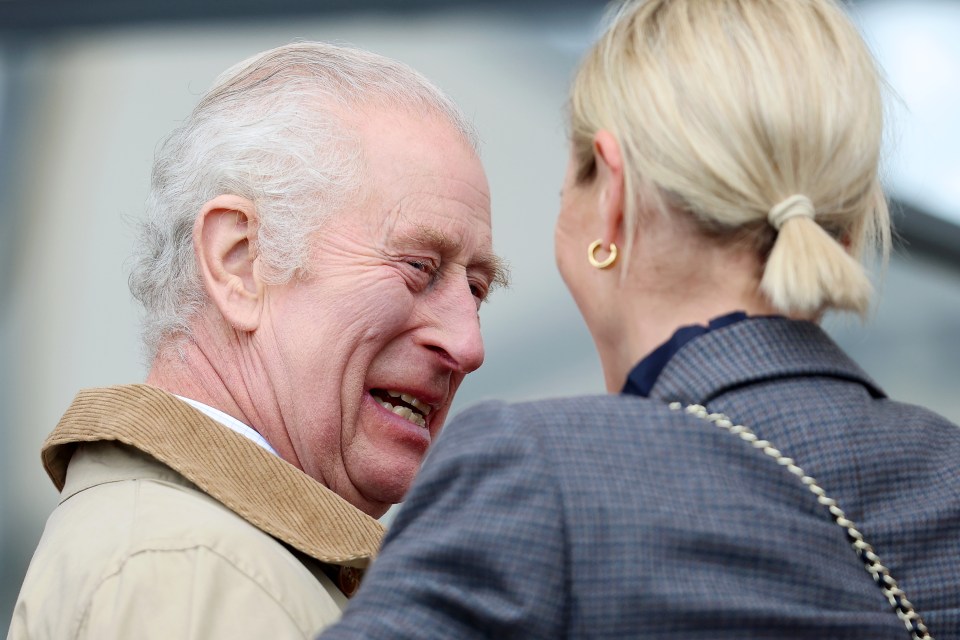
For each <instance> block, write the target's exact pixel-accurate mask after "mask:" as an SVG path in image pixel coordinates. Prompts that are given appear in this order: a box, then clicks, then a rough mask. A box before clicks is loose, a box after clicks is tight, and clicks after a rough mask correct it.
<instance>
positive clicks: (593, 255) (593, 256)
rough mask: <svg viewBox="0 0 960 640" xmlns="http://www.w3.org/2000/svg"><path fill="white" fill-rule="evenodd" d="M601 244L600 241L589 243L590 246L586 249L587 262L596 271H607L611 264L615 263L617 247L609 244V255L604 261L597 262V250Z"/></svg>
mask: <svg viewBox="0 0 960 640" xmlns="http://www.w3.org/2000/svg"><path fill="white" fill-rule="evenodd" d="M601 244H603V242H602V241H601V240H594V241H593V242H591V243H590V246H589V247H588V248H587V260H589V261H590V264H591V265H592V266H594V267H596V268H597V269H608V268H610V267H612V266H613V263H614V262H616V261H617V245H615V244H613V243H612V242H611V243H610V255H608V256H607V257H606V259H605V260H602V261H601V260H597V249H599V248H600V245H601Z"/></svg>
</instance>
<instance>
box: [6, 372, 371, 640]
mask: <svg viewBox="0 0 960 640" xmlns="http://www.w3.org/2000/svg"><path fill="white" fill-rule="evenodd" d="M43 460H44V465H45V466H46V468H47V472H48V473H49V474H50V477H51V479H52V480H53V482H54V484H55V485H56V486H57V488H58V489H61V499H60V504H59V506H58V507H57V508H56V509H55V510H54V512H53V514H52V515H51V516H50V519H49V520H48V522H47V526H46V529H45V530H44V533H43V537H42V539H41V540H40V544H39V546H38V548H37V550H36V553H35V555H34V557H33V560H32V561H31V563H30V568H29V570H28V571H27V576H26V579H25V581H24V584H23V587H22V589H21V592H20V597H19V599H18V601H17V604H16V607H15V609H14V614H13V620H12V622H11V627H10V632H9V635H8V639H9V640H26V639H30V640H54V639H58V640H59V639H68V638H69V639H74V638H84V639H86V638H89V639H91V640H93V639H96V640H110V639H113V638H116V639H125V640H126V639H133V638H136V639H138V640H141V639H143V640H146V639H152V638H157V639H163V640H171V639H188V638H189V639H197V640H216V639H217V638H230V640H240V639H242V638H271V637H272V638H312V637H313V635H314V634H315V633H316V631H317V630H319V629H321V628H323V627H325V626H326V625H328V624H330V623H331V622H332V621H334V620H336V619H337V618H338V617H339V615H340V610H341V609H342V607H343V606H344V605H345V603H346V599H345V596H344V594H343V593H342V592H341V589H340V588H338V587H337V586H335V585H334V582H333V581H331V579H330V578H328V575H330V576H333V577H334V579H336V580H337V581H338V582H339V583H340V586H341V588H342V589H344V590H347V591H349V588H350V585H349V584H347V583H348V582H349V579H350V578H353V577H355V575H356V573H358V572H357V569H362V568H363V567H364V566H366V564H367V563H368V562H369V560H370V559H371V558H372V556H373V554H374V552H375V550H376V549H377V548H378V546H379V543H380V538H381V537H382V534H383V528H382V527H381V526H380V524H379V523H378V522H377V521H376V520H374V519H372V518H370V517H369V516H367V515H365V514H363V513H362V512H360V511H358V510H357V509H355V508H354V507H353V506H351V505H350V504H348V503H347V502H346V501H344V500H343V499H341V498H340V497H339V496H337V495H335V494H334V493H333V492H331V491H330V490H328V489H327V488H326V487H323V486H322V485H320V484H319V483H317V482H316V481H314V480H312V479H311V478H309V477H308V476H306V475H305V474H303V473H302V472H301V471H299V470H297V469H296V468H294V467H293V466H291V465H289V464H287V463H286V462H284V461H282V460H280V459H279V458H277V457H276V456H273V455H272V454H270V453H269V452H267V451H265V450H263V449H262V448H261V447H259V446H258V445H256V444H255V443H253V442H251V441H249V440H247V439H246V438H244V437H243V436H241V435H238V434H236V433H234V432H233V431H230V430H229V429H227V428H225V427H223V426H221V425H219V424H218V423H216V422H215V421H213V420H210V419H209V418H207V417H206V416H204V415H203V414H201V413H200V412H198V411H196V410H194V409H193V408H192V407H190V406H188V405H187V404H185V403H183V402H181V401H180V400H178V399H177V398H175V397H174V396H171V395H169V394H167V393H164V392H162V391H160V390H158V389H155V388H153V387H148V386H145V385H132V386H123V387H111V388H109V389H97V390H89V391H83V392H81V393H80V394H79V395H78V396H77V398H76V400H75V401H74V403H73V404H72V405H71V407H70V409H69V410H68V411H67V413H66V414H65V415H64V417H63V418H62V420H61V421H60V424H59V425H58V426H57V428H56V429H55V430H54V432H53V433H52V434H51V435H50V437H49V438H48V439H47V442H46V444H45V445H44V449H43ZM344 567H349V568H347V569H344Z"/></svg>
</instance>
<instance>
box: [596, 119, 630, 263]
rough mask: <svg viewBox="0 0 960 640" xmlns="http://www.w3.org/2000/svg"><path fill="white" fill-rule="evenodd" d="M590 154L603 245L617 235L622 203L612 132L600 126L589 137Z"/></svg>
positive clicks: (622, 187) (620, 168)
mask: <svg viewBox="0 0 960 640" xmlns="http://www.w3.org/2000/svg"><path fill="white" fill-rule="evenodd" d="M593 153H594V158H595V160H596V163H597V193H598V202H597V208H598V211H597V212H598V213H599V214H600V217H601V221H602V229H601V231H602V235H601V240H602V241H603V247H604V248H607V247H609V246H610V244H611V243H614V242H617V241H618V240H619V239H620V238H621V237H622V235H621V232H622V226H623V205H624V192H625V185H624V177H623V172H624V167H623V155H622V154H621V153H620V144H619V143H618V142H617V139H616V138H615V137H613V134H612V133H610V132H609V131H606V130H604V129H601V130H600V131H598V132H597V133H596V135H594V137H593Z"/></svg>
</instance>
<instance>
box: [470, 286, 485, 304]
mask: <svg viewBox="0 0 960 640" xmlns="http://www.w3.org/2000/svg"><path fill="white" fill-rule="evenodd" d="M470 293H472V294H473V297H474V298H476V299H477V304H478V305H479V304H480V303H481V302H483V301H484V300H485V299H486V297H487V288H486V287H484V286H482V285H479V284H471V285H470Z"/></svg>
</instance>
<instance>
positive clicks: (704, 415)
mask: <svg viewBox="0 0 960 640" xmlns="http://www.w3.org/2000/svg"><path fill="white" fill-rule="evenodd" d="M670 408H671V409H672V410H674V411H680V410H681V409H684V407H683V405H682V404H680V403H679V402H674V403H672V404H671V405H670ZM685 411H686V412H687V413H688V414H690V415H692V416H695V417H697V418H701V419H703V420H707V421H708V422H712V423H713V424H714V425H715V426H717V427H720V428H721V429H723V430H725V431H729V432H730V433H732V434H733V435H736V436H739V437H740V439H741V440H743V441H745V442H747V443H749V444H751V445H752V446H753V448H755V449H759V450H760V451H762V452H763V453H765V454H766V455H768V456H770V457H771V458H773V459H774V460H776V461H777V464H779V465H780V466H782V467H784V468H785V469H786V470H787V471H789V472H790V473H792V474H793V475H795V476H797V477H798V478H800V482H802V483H803V484H804V485H805V486H806V487H807V488H808V489H809V490H810V491H811V493H813V495H815V496H817V502H819V503H820V504H822V505H823V506H825V507H827V509H828V510H829V511H830V515H831V517H832V518H833V521H834V522H836V523H837V524H838V525H840V527H842V528H843V529H844V531H845V532H846V534H847V538H848V539H849V540H850V544H851V545H852V546H853V549H854V551H856V552H857V556H859V557H860V559H861V560H862V561H863V565H864V567H865V568H866V570H867V572H868V573H869V574H870V575H871V576H873V579H874V581H875V582H876V583H877V584H878V585H879V586H880V590H881V591H882V592H883V595H884V596H886V598H887V600H888V601H889V602H890V606H891V607H893V609H894V611H896V613H897V616H898V617H899V618H900V620H901V621H902V622H903V623H904V625H906V627H907V631H909V632H910V635H911V636H912V637H913V638H914V640H933V636H931V635H930V632H929V631H928V630H927V626H926V625H925V624H923V620H922V619H921V618H920V614H919V613H917V612H916V611H915V610H914V608H913V605H912V604H910V601H909V600H907V595H906V594H905V593H904V592H903V590H902V589H901V588H900V587H898V586H897V581H896V580H894V579H893V576H891V575H890V571H889V570H888V569H887V568H886V567H885V566H883V564H881V563H880V558H879V557H878V556H877V554H876V553H874V551H873V547H871V546H870V545H869V544H868V543H867V542H866V541H865V540H864V539H863V534H861V533H860V532H859V531H857V528H856V526H855V525H854V523H853V522H852V521H850V520H848V519H847V517H846V516H845V515H844V513H843V510H841V509H840V507H838V506H837V501H836V500H834V499H833V498H830V497H828V496H827V493H826V491H824V490H823V489H822V488H821V487H820V485H819V484H817V481H816V480H814V479H813V478H811V477H810V476H808V475H807V474H806V473H805V472H804V470H803V469H801V468H800V467H799V466H797V464H796V463H795V462H794V461H793V459H792V458H788V457H786V456H785V455H783V454H782V453H780V451H779V450H777V449H776V448H775V447H774V446H773V445H772V444H770V442H769V441H767V440H761V439H760V438H759V437H758V436H757V434H755V433H754V432H753V431H751V430H750V429H748V428H747V427H745V426H743V425H735V424H733V422H731V420H730V419H729V418H728V417H727V416H725V415H723V414H722V413H710V412H708V411H707V409H706V407H703V406H701V405H699V404H691V405H688V406H687V407H686V409H685Z"/></svg>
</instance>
